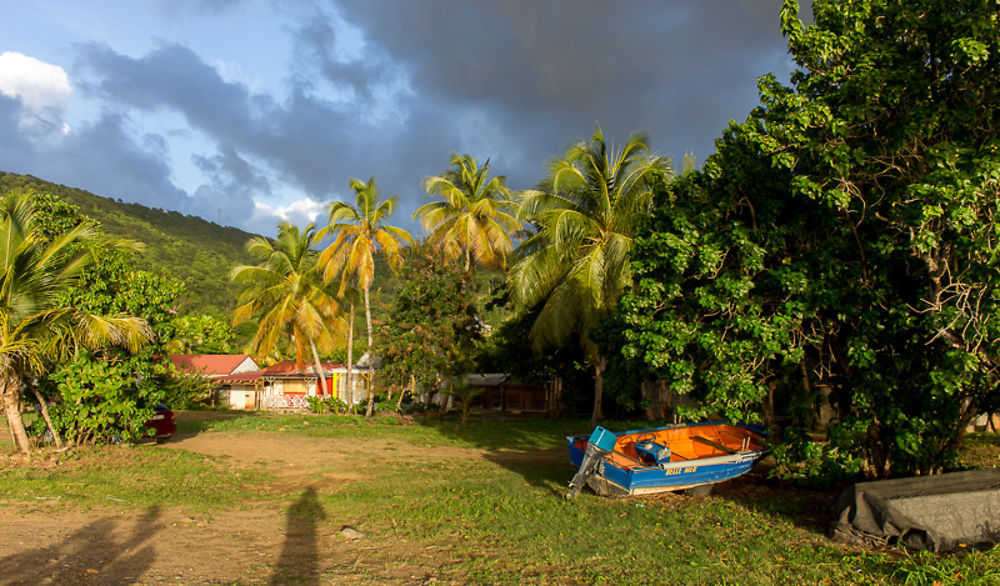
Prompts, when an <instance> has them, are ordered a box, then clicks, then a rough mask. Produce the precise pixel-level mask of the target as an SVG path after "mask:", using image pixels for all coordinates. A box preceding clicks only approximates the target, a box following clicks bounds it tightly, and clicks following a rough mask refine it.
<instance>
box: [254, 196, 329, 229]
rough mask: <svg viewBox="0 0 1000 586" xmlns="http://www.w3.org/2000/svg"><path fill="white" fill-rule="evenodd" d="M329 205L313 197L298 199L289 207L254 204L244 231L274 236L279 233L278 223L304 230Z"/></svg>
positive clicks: (320, 215)
mask: <svg viewBox="0 0 1000 586" xmlns="http://www.w3.org/2000/svg"><path fill="white" fill-rule="evenodd" d="M327 205H329V204H327V203H325V202H321V201H316V200H315V199H312V198H311V197H306V198H303V199H298V200H295V201H293V202H291V203H290V204H288V205H282V206H274V207H272V206H269V205H267V204H266V203H261V202H259V201H255V202H253V214H252V215H251V216H250V219H249V220H247V221H246V222H245V223H244V225H243V229H244V230H249V231H251V232H256V233H257V234H265V235H272V234H273V233H276V232H277V225H278V222H289V223H291V224H294V225H296V226H299V227H300V228H304V227H305V225H306V224H308V223H309V222H316V221H317V220H319V219H320V218H321V217H322V216H324V215H325V213H326V207H327Z"/></svg>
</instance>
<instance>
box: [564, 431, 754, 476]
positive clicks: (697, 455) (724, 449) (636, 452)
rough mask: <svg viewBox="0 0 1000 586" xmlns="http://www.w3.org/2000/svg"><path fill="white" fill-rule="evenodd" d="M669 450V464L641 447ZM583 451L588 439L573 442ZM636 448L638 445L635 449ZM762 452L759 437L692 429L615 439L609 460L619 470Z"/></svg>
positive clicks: (752, 434) (632, 435) (629, 435)
mask: <svg viewBox="0 0 1000 586" xmlns="http://www.w3.org/2000/svg"><path fill="white" fill-rule="evenodd" d="M650 441H652V442H655V445H658V446H665V447H667V448H669V460H667V459H666V455H664V457H663V458H662V459H659V460H655V459H652V458H650V456H649V453H648V451H646V450H643V449H642V447H643V445H649V442H650ZM574 443H575V444H576V445H577V447H579V448H580V449H582V450H585V449H587V438H586V437H584V438H581V439H579V440H576V442H574ZM636 444H640V446H639V449H637V447H636ZM762 449H764V446H763V443H762V438H761V436H760V435H758V434H756V433H754V432H753V431H750V430H749V429H744V428H742V427H735V426H732V425H725V424H719V425H694V426H685V427H675V428H673V429H657V430H650V431H641V432H636V433H630V434H623V435H619V436H618V441H617V442H616V443H615V449H614V451H613V452H611V454H610V455H609V456H608V458H609V460H610V461H611V463H613V464H615V465H616V466H618V467H620V468H636V467H641V466H651V465H654V464H657V463H663V462H667V461H669V462H671V463H672V462H683V461H686V460H699V459H702V458H712V457H715V456H728V455H731V454H736V453H739V452H747V451H750V452H753V451H757V450H762Z"/></svg>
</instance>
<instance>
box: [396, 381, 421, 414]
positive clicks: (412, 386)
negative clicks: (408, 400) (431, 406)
mask: <svg viewBox="0 0 1000 586" xmlns="http://www.w3.org/2000/svg"><path fill="white" fill-rule="evenodd" d="M405 394H406V389H405V388H404V387H403V385H399V401H398V402H397V403H396V411H399V410H400V409H401V408H402V407H403V395H405ZM410 395H411V396H414V397H415V396H417V377H415V376H413V375H412V374H411V375H410Z"/></svg>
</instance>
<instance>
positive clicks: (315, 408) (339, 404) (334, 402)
mask: <svg viewBox="0 0 1000 586" xmlns="http://www.w3.org/2000/svg"><path fill="white" fill-rule="evenodd" d="M306 403H308V404H309V411H310V412H311V413H333V414H334V415H340V414H342V413H347V411H348V406H347V403H345V402H344V401H343V400H341V399H338V398H337V397H306Z"/></svg>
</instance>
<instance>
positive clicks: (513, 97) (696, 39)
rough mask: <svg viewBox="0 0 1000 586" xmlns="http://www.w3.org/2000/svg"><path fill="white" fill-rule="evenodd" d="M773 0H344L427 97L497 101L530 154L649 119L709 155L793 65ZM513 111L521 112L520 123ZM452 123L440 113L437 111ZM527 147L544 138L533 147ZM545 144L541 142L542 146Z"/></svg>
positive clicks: (678, 148) (667, 142)
mask: <svg viewBox="0 0 1000 586" xmlns="http://www.w3.org/2000/svg"><path fill="white" fill-rule="evenodd" d="M779 4H780V2H778V1H777V0H772V1H767V2H761V1H759V0H754V1H744V2H737V1H727V2H705V1H700V0H699V1H697V2H695V1H690V2H661V1H644V2H639V1H632V2H628V3H614V2H606V1H602V0H586V1H582V0H581V1H576V2H572V3H565V2H538V1H536V0H514V1H505V2H486V1H480V2H452V1H447V0H425V1H422V2H416V3H405V2H404V3H399V2H392V1H390V0H365V1H345V2H341V3H340V4H339V5H340V8H341V11H342V13H343V15H344V17H345V18H346V19H347V20H348V21H350V22H352V23H354V24H355V25H357V26H359V27H360V28H361V29H363V30H364V32H365V35H366V39H367V40H368V41H369V42H371V43H374V44H375V45H377V46H379V47H381V48H382V49H384V50H385V51H387V52H388V53H389V55H391V57H392V59H393V60H395V61H397V62H398V63H402V64H405V65H406V67H407V69H408V71H409V72H410V74H411V80H412V84H413V87H414V91H415V92H416V93H418V94H419V95H421V96H423V97H424V98H425V99H433V100H442V101H444V102H446V103H453V104H458V105H461V104H480V105H483V104H488V105H491V106H492V107H493V108H494V110H495V112H496V114H495V115H496V117H497V119H498V120H503V121H505V122H507V123H513V124H514V126H512V127H509V131H510V132H512V133H517V134H518V136H520V137H521V138H522V143H523V144H525V145H526V146H525V148H526V149H527V150H528V152H530V153H532V154H533V155H539V154H540V155H541V156H542V157H547V156H551V155H555V154H557V153H558V150H560V149H561V148H562V147H563V146H564V145H566V144H567V143H569V142H571V141H572V140H573V139H575V138H579V137H583V136H585V135H587V134H588V133H589V132H590V131H591V130H592V128H593V125H594V123H595V122H598V121H599V122H600V123H601V124H602V126H604V127H605V130H606V135H610V136H615V137H618V138H619V140H624V137H625V136H626V135H627V134H628V133H629V132H630V131H632V130H646V131H648V132H649V133H650V135H651V137H652V139H653V142H654V144H655V145H657V146H658V147H659V148H660V150H664V151H666V152H667V153H669V154H672V155H674V156H680V154H682V153H683V152H684V151H686V150H695V151H696V152H697V153H698V154H699V156H700V157H704V156H705V155H707V154H708V152H709V150H710V148H711V142H712V140H713V138H714V137H715V136H718V135H719V134H720V133H721V131H722V130H723V129H724V128H725V126H726V124H727V123H728V121H729V120H730V119H737V120H742V119H743V118H744V117H745V116H746V114H747V113H748V111H749V109H750V107H752V106H753V105H754V104H755V101H756V99H755V98H756V85H755V80H756V78H757V77H758V76H760V75H762V74H764V73H766V72H768V71H775V72H776V73H778V74H779V75H780V76H781V77H785V75H786V74H787V72H788V71H789V70H790V63H789V61H788V59H787V57H786V55H785V50H784V43H783V41H782V39H781V37H780V34H779V32H778V25H777V12H778V7H779ZM518 120H522V122H520V123H518ZM442 122H445V123H447V121H446V120H444V121H442ZM530 145H538V146H537V147H534V148H533V147H532V146H530ZM542 153H544V154H542Z"/></svg>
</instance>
